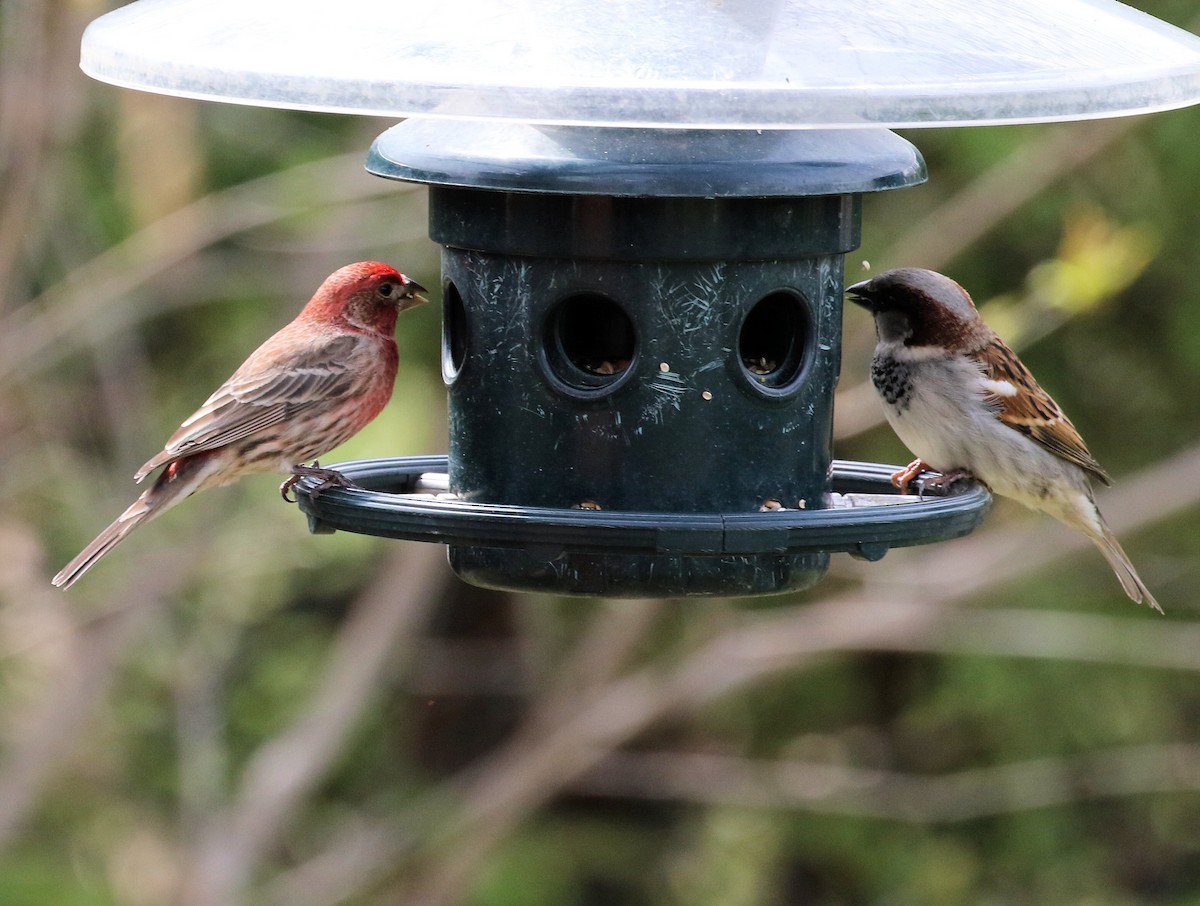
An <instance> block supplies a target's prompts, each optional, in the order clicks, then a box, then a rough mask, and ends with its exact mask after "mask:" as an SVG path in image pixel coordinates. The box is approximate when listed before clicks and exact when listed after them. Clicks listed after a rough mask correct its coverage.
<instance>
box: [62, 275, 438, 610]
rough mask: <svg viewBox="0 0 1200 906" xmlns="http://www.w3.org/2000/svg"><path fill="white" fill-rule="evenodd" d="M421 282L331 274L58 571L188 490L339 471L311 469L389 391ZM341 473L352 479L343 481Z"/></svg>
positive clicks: (331, 475) (92, 556) (80, 564)
mask: <svg viewBox="0 0 1200 906" xmlns="http://www.w3.org/2000/svg"><path fill="white" fill-rule="evenodd" d="M424 291H425V288H424V287H423V286H421V285H419V284H417V283H414V282H413V281H412V280H410V279H408V277H406V276H404V275H403V274H401V273H399V272H398V271H397V270H395V268H392V267H389V266H388V265H386V264H380V263H379V262H377V261H363V262H360V263H358V264H350V265H347V266H346V267H343V268H342V269H341V270H337V271H334V272H333V273H332V274H330V275H329V277H327V278H326V280H325V282H324V283H322V284H321V287H320V289H318V290H317V292H316V294H315V295H314V296H313V297H312V299H311V300H309V303H308V304H307V305H306V306H304V310H303V311H301V312H300V314H299V315H298V316H297V317H296V320H294V321H292V323H291V324H289V325H287V326H286V327H284V328H283V329H282V330H280V331H279V332H278V333H277V334H275V335H274V336H273V337H271V338H270V339H269V340H267V342H265V343H263V344H262V346H260V347H258V349H256V350H255V351H254V352H253V354H251V356H250V358H248V359H246V361H245V362H244V363H243V364H242V366H241V367H240V368H239V369H238V370H237V371H235V372H234V373H233V376H232V377H231V378H230V379H229V380H227V381H226V382H225V383H224V384H222V385H221V387H220V388H219V389H218V390H217V392H216V393H214V394H213V395H212V396H210V397H209V398H208V400H207V401H206V402H205V403H204V405H203V406H201V407H200V408H199V409H197V410H196V411H195V412H194V413H193V414H192V415H191V416H190V417H189V418H188V419H186V420H185V421H184V423H183V424H182V425H181V426H180V427H179V430H178V431H176V432H175V434H174V435H172V437H171V439H170V440H168V441H167V445H166V447H164V448H163V451H162V452H161V453H159V454H158V455H157V456H155V457H153V458H152V459H150V460H149V461H148V462H147V463H146V464H145V465H144V466H142V467H141V468H140V469H138V471H137V474H136V475H135V476H134V478H135V479H136V480H137V481H141V480H142V479H143V478H145V477H146V476H147V475H149V474H150V473H151V472H153V471H154V470H155V469H157V468H159V467H160V466H166V468H165V469H163V471H162V472H161V473H160V474H159V476H158V478H157V479H156V480H155V482H154V484H153V485H152V486H151V487H150V488H149V489H148V490H147V491H145V492H144V493H143V494H142V496H141V497H139V498H138V499H137V500H135V501H134V502H133V503H132V504H131V505H130V506H129V508H128V509H127V510H125V512H124V513H122V514H121V515H120V516H118V517H117V520H116V522H114V523H113V524H112V525H110V526H109V527H108V528H106V529H105V530H104V531H102V532H101V533H100V534H99V535H98V536H97V537H96V540H94V541H93V542H92V543H91V544H89V545H88V546H87V547H85V548H84V549H83V551H82V552H80V554H79V555H78V556H77V557H75V559H74V560H72V561H71V562H70V563H68V564H67V565H66V566H65V567H63V569H62V571H61V572H59V574H58V575H57V576H55V577H54V579H53V580H52V581H53V583H54V584H55V585H57V586H58V587H60V588H69V587H70V586H71V585H72V584H73V583H74V582H75V581H76V580H77V579H78V578H79V577H80V576H82V575H83V574H84V573H85V572H87V571H88V570H89V569H90V568H91V567H92V565H93V564H95V562H96V561H97V560H99V559H100V558H101V557H103V556H104V555H105V554H107V553H108V552H109V551H110V550H112V549H113V548H114V547H115V546H116V545H117V544H119V543H120V542H121V541H122V540H124V538H125V536H126V535H128V534H129V533H130V532H132V531H133V530H134V529H135V528H137V527H138V526H139V525H141V524H143V523H145V522H149V521H150V520H151V519H153V518H154V517H156V516H158V515H160V514H162V513H165V512H166V511H167V510H169V509H170V508H171V507H173V506H174V505H175V504H177V503H179V502H180V501H181V500H183V499H184V498H185V497H187V496H189V495H190V494H194V493H195V492H196V491H200V490H203V489H204V488H211V487H217V486H218V485H223V484H229V483H231V482H233V481H235V480H237V479H238V478H240V477H241V476H242V475H245V474H247V473H250V472H285V473H286V472H290V473H292V476H293V477H292V478H291V479H289V481H287V482H284V487H283V488H282V489H281V490H283V492H284V495H285V497H286V493H287V490H286V489H287V488H288V487H290V485H291V484H292V483H294V481H295V479H296V478H297V477H299V476H301V475H308V474H313V475H317V476H318V477H321V478H324V479H325V480H326V481H328V482H330V483H336V482H337V481H339V479H341V476H339V475H338V474H337V473H336V472H331V471H330V470H324V469H317V468H315V465H316V464H315V462H314V464H313V467H307V466H304V465H303V463H305V462H307V461H308V460H312V459H314V458H315V457H317V456H320V455H321V454H323V453H326V452H328V451H329V450H332V449H333V448H334V447H336V446H338V445H339V444H341V443H343V442H345V441H347V440H349V439H350V438H351V437H353V436H354V435H355V434H357V433H358V431H359V430H361V429H362V428H363V427H364V426H365V425H366V424H367V423H368V422H370V421H371V419H373V418H375V416H376V415H378V414H379V412H380V410H382V409H383V407H384V406H385V405H387V401H388V400H389V399H390V398H391V396H392V386H393V384H394V383H395V381H396V366H397V364H398V360H399V354H398V352H397V349H396V339H395V336H394V334H395V331H396V316H397V314H398V313H399V312H401V311H403V310H404V309H406V308H412V307H413V306H414V305H419V304H420V303H422V302H425V301H426V299H425V297H424V296H422V295H421V293H422V292H424ZM343 481H344V480H343Z"/></svg>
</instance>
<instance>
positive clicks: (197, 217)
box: [0, 152, 423, 379]
mask: <svg viewBox="0 0 1200 906" xmlns="http://www.w3.org/2000/svg"><path fill="white" fill-rule="evenodd" d="M313 185H319V186H321V187H322V199H323V201H324V202H325V203H327V204H335V203H339V202H341V203H344V202H349V201H356V200H361V199H367V198H373V197H376V196H380V195H385V194H388V195H400V194H405V193H408V192H413V191H416V190H417V188H418V187H416V186H413V185H409V184H397V183H395V182H394V181H390V180H382V179H378V178H373V177H368V176H366V175H365V174H364V173H363V172H362V155H361V153H358V152H355V153H352V154H344V155H338V156H336V157H330V158H325V159H323V160H319V161H313V162H309V163H304V164H300V165H298V166H295V167H291V168H290V169H287V170H281V171H279V172H276V173H272V174H270V175H268V176H263V177H259V178H258V179H253V180H250V181H248V182H244V183H241V184H239V185H236V186H233V187H232V188H229V189H225V190H223V191H221V192H213V193H210V194H208V195H205V196H204V197H202V198H199V199H197V200H196V201H194V202H192V203H191V204H189V205H187V206H185V207H183V208H180V209H179V210H177V211H174V212H172V213H171V214H168V215H166V216H165V217H162V218H161V219H159V220H157V221H155V222H154V223H153V224H151V225H150V226H148V227H146V228H145V229H142V230H139V231H138V232H136V233H134V234H133V235H132V236H130V237H129V238H128V239H126V240H124V241H123V242H121V243H118V244H117V245H115V246H113V247H112V248H110V249H107V250H105V251H104V252H102V253H101V254H99V255H97V256H96V257H95V258H93V259H92V260H91V261H88V262H87V263H85V264H81V265H79V266H78V267H75V268H73V269H72V270H71V272H70V273H69V274H68V275H67V276H66V277H64V278H63V279H62V280H61V281H60V282H59V283H57V284H55V285H54V286H52V287H50V289H48V290H46V291H45V292H44V293H42V294H41V295H40V296H38V297H37V298H36V299H34V300H32V301H31V302H30V303H29V304H27V305H24V306H22V307H21V308H20V309H18V310H16V311H15V312H13V313H12V314H10V315H8V316H7V317H6V318H4V319H3V321H0V379H6V378H12V377H15V376H17V375H20V376H22V377H28V376H29V375H31V374H35V373H37V372H38V371H41V370H44V369H46V368H49V367H52V366H53V365H55V364H57V363H58V362H59V361H61V360H62V359H63V358H64V357H65V356H66V355H68V354H69V353H70V351H71V350H72V348H74V347H75V346H77V345H79V344H80V343H81V342H95V341H96V339H97V338H100V337H103V336H104V335H105V334H106V333H112V332H114V331H117V330H120V329H121V328H123V327H125V326H127V325H128V324H129V323H130V322H131V321H132V320H135V319H136V316H137V306H136V304H135V302H134V300H132V299H130V298H129V295H130V293H131V292H132V291H133V290H135V289H136V288H137V287H138V286H140V285H141V284H143V283H146V282H147V281H149V280H151V279H152V278H154V277H156V276H159V275H161V274H163V273H165V272H167V271H169V270H170V269H171V268H173V267H176V266H177V265H178V264H179V263H180V262H181V261H183V260H185V259H186V258H188V257H189V256H191V255H194V254H196V253H197V252H198V251H200V250H201V249H204V248H206V247H208V246H210V245H213V244H214V243H216V242H219V241H221V240H223V239H227V238H229V237H230V236H233V235H236V234H238V233H241V232H245V231H246V230H250V229H253V228H255V227H261V226H264V225H265V224H269V223H272V222H276V221H279V220H282V219H284V218H286V217H289V216H292V215H293V214H295V213H296V212H297V211H298V210H302V209H303V204H301V203H297V202H296V201H295V200H294V199H296V198H301V199H303V198H306V197H307V192H306V190H307V189H308V188H309V187H311V186H313ZM421 226H422V227H423V224H422V225H421ZM84 320H88V321H91V322H93V323H95V325H96V330H95V332H94V333H91V334H88V335H86V336H84V335H81V334H80V332H79V330H78V324H79V323H80V322H81V321H84Z"/></svg>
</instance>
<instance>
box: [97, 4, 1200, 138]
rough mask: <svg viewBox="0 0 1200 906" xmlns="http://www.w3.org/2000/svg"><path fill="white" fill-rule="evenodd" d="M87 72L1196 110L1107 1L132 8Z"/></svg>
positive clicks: (1154, 40) (1121, 11)
mask: <svg viewBox="0 0 1200 906" xmlns="http://www.w3.org/2000/svg"><path fill="white" fill-rule="evenodd" d="M82 66H83V68H84V70H85V71H86V72H87V73H89V74H90V75H92V76H94V77H96V78H98V79H102V80H105V81H109V82H113V83H115V84H118V85H124V86H129V87H136V88H143V89H146V90H150V91H158V92H163V93H167V94H178V95H185V96H192V97H200V98H207V99H213V100H224V101H231V102H237V103H245V104H259V105H265V106H272V107H294V108H302V109H308V110H325V111H339V112H350V113H362V114H375V115H390V116H418V115H419V116H438V117H460V118H461V117H468V118H485V119H507V120H518V121H523V122H532V123H543V124H577V125H594V126H599V125H610V126H611V125H624V126H647V125H649V126H676V127H690V128H764V129H770V128H803V127H814V126H815V127H823V128H828V127H855V126H876V127H878V126H887V127H905V126H935V125H975V124H986V123H1004V122H1033V121H1048V120H1062V119H1081V118H1090V117H1101V116H1113V115H1120V114H1126V113H1140V112H1149V111H1154V110H1164V109H1170V108H1174V107H1181V106H1185V105H1188V104H1192V103H1195V102H1196V101H1197V100H1200V39H1197V38H1196V37H1195V36H1193V35H1191V34H1188V33H1187V32H1184V31H1181V30H1179V29H1176V28H1173V27H1172V26H1169V25H1167V24H1165V23H1163V22H1161V21H1159V20H1157V19H1154V18H1152V17H1150V16H1147V15H1145V14H1143V13H1140V12H1138V11H1136V10H1133V9H1130V8H1129V7H1126V6H1123V5H1121V4H1119V3H1114V2H1108V0H1056V2H1053V3H1046V2H1045V0H971V2H969V3H967V2H953V3H948V2H946V0H887V2H873V3H846V2H845V0H623V2H616V0H607V2H601V0H556V2H553V3H548V2H544V0H543V2H539V0H439V2H437V3H430V2H428V0H339V2H337V3H329V2H328V0H140V2H138V3H135V4H132V5H130V6H127V7H124V8H121V9H118V10H116V11H114V12H112V13H109V14H107V15H105V16H102V17H101V18H100V19H98V20H96V21H95V22H93V23H92V25H91V26H90V27H89V28H88V30H87V32H86V34H85V35H84V39H83V47H82Z"/></svg>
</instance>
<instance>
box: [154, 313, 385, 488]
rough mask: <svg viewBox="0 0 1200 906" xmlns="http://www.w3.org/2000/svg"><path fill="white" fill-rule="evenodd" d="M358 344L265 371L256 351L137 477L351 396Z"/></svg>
mask: <svg viewBox="0 0 1200 906" xmlns="http://www.w3.org/2000/svg"><path fill="white" fill-rule="evenodd" d="M361 342H362V340H361V338H359V337H357V336H346V335H342V336H338V337H333V338H331V339H329V340H327V341H325V342H322V343H319V344H317V345H315V346H312V347H310V348H308V349H306V350H305V351H304V352H303V353H301V354H299V355H295V354H293V355H289V356H287V357H285V358H283V359H282V360H280V361H278V362H274V363H271V364H270V365H267V366H265V367H262V366H258V365H257V361H256V360H258V359H260V358H266V356H265V355H262V353H263V352H265V349H260V350H259V352H257V353H255V355H253V356H251V357H250V359H248V360H247V361H246V364H244V365H243V366H242V367H241V368H239V369H238V370H237V371H236V372H234V374H233V376H232V377H231V378H230V379H229V380H227V381H226V382H225V383H224V384H222V385H221V387H220V388H218V390H217V391H216V393H214V394H213V395H212V396H210V397H209V398H208V399H207V400H206V401H205V403H204V405H203V406H201V407H200V408H199V409H197V410H196V411H195V412H193V413H192V414H191V415H190V416H189V417H188V418H187V420H186V421H184V423H183V424H182V425H180V426H179V430H178V431H176V432H175V433H174V434H173V435H171V439H170V440H168V441H167V445H166V447H164V448H163V451H162V452H161V453H159V454H158V455H157V456H155V457H153V458H152V459H150V460H149V461H147V462H146V464H145V465H143V466H142V467H141V468H140V469H139V470H138V472H137V474H136V475H135V476H134V477H135V479H136V480H138V481H141V480H142V479H143V478H144V477H146V476H147V475H149V474H150V473H151V472H153V471H154V470H155V469H157V468H158V467H159V466H162V465H165V464H166V463H169V462H171V461H172V460H174V459H178V458H179V457H180V456H190V455H192V454H195V453H201V452H204V451H205V450H213V449H216V448H217V447H223V446H225V445H226V444H229V443H232V442H233V441H237V440H241V439H242V438H244V437H248V436H249V435H251V434H256V433H258V432H259V431H262V430H263V429H265V428H269V427H271V426H272V425H275V424H278V423H279V422H282V421H287V420H290V419H293V418H295V417H296V416H297V415H299V414H300V413H302V412H305V411H307V410H310V409H313V408H315V407H321V406H325V405H328V404H329V403H331V402H334V401H337V400H340V399H343V398H345V397H346V396H348V395H350V394H351V393H352V392H353V391H354V388H355V386H356V380H355V373H354V369H353V360H354V358H355V356H354V353H355V347H357V346H358V344H359V343H361Z"/></svg>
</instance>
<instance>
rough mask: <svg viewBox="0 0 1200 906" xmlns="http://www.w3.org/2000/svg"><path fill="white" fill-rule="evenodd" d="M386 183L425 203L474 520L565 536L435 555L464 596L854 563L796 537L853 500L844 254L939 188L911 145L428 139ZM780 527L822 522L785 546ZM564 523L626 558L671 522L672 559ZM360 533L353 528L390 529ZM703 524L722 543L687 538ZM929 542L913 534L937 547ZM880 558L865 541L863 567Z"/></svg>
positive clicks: (494, 126)
mask: <svg viewBox="0 0 1200 906" xmlns="http://www.w3.org/2000/svg"><path fill="white" fill-rule="evenodd" d="M368 169H369V170H370V171H372V172H373V173H376V174H378V175H381V176H385V177H388V178H394V179H404V180H410V181H416V182H423V183H428V184H429V185H430V190H429V201H430V235H431V237H432V238H433V239H434V240H435V241H437V242H438V243H440V244H441V245H442V246H443V249H444V250H443V255H442V277H443V296H444V299H445V303H444V304H445V310H444V317H443V355H442V360H443V376H444V378H445V382H446V386H447V391H448V395H449V417H450V432H449V433H450V438H449V441H450V443H449V457H448V465H447V468H448V474H449V490H450V491H452V492H453V493H454V494H455V495H456V498H457V501H458V502H457V504H456V506H458V507H459V508H460V510H457V511H456V512H458V513H459V515H465V513H466V512H468V511H462V510H461V507H484V508H493V509H494V510H495V511H496V512H505V513H508V512H511V511H514V510H515V511H520V512H521V513H523V514H524V515H523V516H522V518H523V519H525V520H528V521H530V522H531V524H533V525H540V529H545V531H541V530H540V529H539V532H538V533H536V534H535V536H534V537H531V538H529V539H526V541H525V542H523V543H519V544H518V543H512V542H511V539H507V540H506V541H505V543H503V544H490V543H486V541H485V540H478V539H476V540H467V539H468V538H469V534H468V535H466V536H464V535H462V534H461V533H460V534H459V535H458V536H457V537H454V538H449V539H447V538H440V537H436V536H434V537H430V538H429V539H427V540H447V541H448V543H450V545H451V549H450V561H451V563H452V564H453V566H454V569H455V570H456V571H457V572H458V573H459V575H461V576H462V577H463V578H465V579H467V580H468V581H471V582H475V583H477V584H482V585H487V586H491V587H499V588H514V589H527V590H534V591H546V592H562V593H577V594H596V595H616V596H635V595H702V594H711V595H738V594H741V595H757V594H770V593H776V592H782V591H788V590H792V589H798V588H804V587H807V586H810V585H812V584H813V583H815V582H816V581H818V580H819V579H820V578H821V577H822V576H823V575H824V574H825V571H826V569H827V568H828V561H829V553H830V552H831V551H832V550H838V549H847V548H845V547H838V546H836V545H835V546H833V547H830V546H827V545H824V544H823V543H822V544H811V543H809V542H807V541H797V540H796V538H795V537H794V536H795V535H796V534H797V533H800V534H803V532H804V531H805V526H806V525H810V523H811V518H810V517H812V516H815V515H817V514H818V513H821V512H822V511H823V509H824V508H825V507H826V506H828V505H829V503H830V500H831V498H830V495H831V493H832V491H833V490H834V488H833V485H832V483H831V474H832V473H831V460H832V451H831V433H832V423H833V396H834V388H835V386H836V384H837V376H838V369H839V356H840V347H841V315H842V305H843V300H842V279H843V277H842V274H843V256H844V255H845V253H846V252H848V251H850V250H852V249H854V248H856V247H857V246H858V243H859V238H860V215H861V197H862V196H861V193H862V192H871V191H880V190H884V189H889V188H894V187H898V186H904V185H911V184H913V183H916V182H920V181H922V180H923V179H924V166H923V163H922V161H921V159H920V156H919V155H918V154H917V152H916V150H915V149H914V148H913V147H912V146H911V145H910V144H909V143H908V142H906V141H904V140H903V139H901V138H899V137H898V136H896V135H894V134H892V133H890V132H886V131H883V130H865V131H851V132H842V133H829V132H766V133H755V132H706V131H687V132H679V131H671V130H630V129H577V128H567V127H545V128H539V127H533V126H526V125H513V124H504V123H448V122H439V121H420V120H409V121H408V122H405V123H403V124H401V125H400V126H397V127H395V128H394V129H392V130H389V131H388V132H387V133H385V134H384V135H383V136H381V137H380V138H379V140H378V141H377V142H376V143H375V146H374V147H373V148H372V151H371V157H370V159H369V161H368ZM323 499H324V497H323V498H322V500H323ZM335 499H340V498H335ZM348 499H349V500H350V501H354V500H356V499H358V498H354V497H350V498H348ZM764 505H766V506H770V507H776V506H782V507H783V508H785V510H786V511H787V512H796V513H800V514H802V515H803V516H804V517H805V518H802V519H800V520H799V521H798V522H797V523H796V526H795V528H794V529H793V528H789V529H787V530H786V531H784V529H783V526H784V525H785V524H786V523H785V522H781V520H780V518H779V517H780V516H781V513H780V512H778V511H776V512H767V513H760V512H759V510H760V508H761V507H763V506H764ZM888 509H895V508H894V507H889V508H888ZM904 509H905V510H906V511H907V510H909V508H908V507H905V508H904ZM976 509H978V507H976ZM920 511H922V512H924V508H920ZM469 512H472V513H474V512H476V511H474V510H471V511H469ZM562 512H574V513H577V514H580V517H581V518H582V519H583V520H584V524H585V525H586V526H590V527H591V528H596V527H597V526H600V525H605V526H606V528H605V529H604V531H605V532H606V533H610V532H616V533H617V535H618V537H619V536H620V533H621V532H626V531H633V528H634V526H635V525H638V526H643V527H645V526H646V525H650V526H652V527H653V529H654V532H655V534H656V537H661V538H663V539H666V540H665V542H664V545H665V546H658V545H657V544H656V545H655V546H650V547H646V546H644V545H631V544H628V543H625V544H624V546H622V544H616V545H615V547H614V546H613V545H611V544H606V545H600V546H595V545H594V544H593V543H592V541H591V540H587V541H586V542H584V543H581V544H579V545H572V544H571V543H566V542H564V541H563V540H562V539H560V538H558V537H557V535H556V534H555V532H557V531H559V530H562V529H563V526H564V524H563V521H562V519H561V518H558V517H556V516H554V514H555V513H562ZM317 515H318V516H319V518H320V519H322V520H323V521H325V522H327V523H328V522H329V521H330V520H328V519H327V518H326V517H325V516H323V515H321V514H319V513H318V514H317ZM635 517H636V518H635ZM361 518H362V522H363V525H362V526H360V527H358V528H355V525H354V523H355V519H354V517H353V516H351V517H350V518H349V519H348V520H347V521H344V522H343V523H342V524H339V526H338V527H344V528H350V529H351V530H358V531H370V529H369V528H367V527H366V523H367V522H368V517H367V514H366V513H365V512H364V513H363V514H361ZM930 518H932V514H930ZM630 520H632V522H631V521H630ZM647 520H650V522H649V523H647ZM680 520H682V522H680ZM697 520H699V523H700V525H701V526H702V527H703V530H702V531H698V532H697V531H693V529H692V528H691V527H689V528H687V529H686V530H683V529H681V528H680V526H681V525H686V526H694V524H695V523H696V522H697ZM919 523H920V520H919V519H909V520H908V521H907V522H906V523H905V524H906V525H907V526H908V530H909V531H911V532H912V535H913V537H924V538H926V539H928V538H929V537H930V534H929V532H927V531H925V530H924V529H922V528H921V527H920V525H919ZM863 524H864V526H870V525H871V524H872V520H871V519H869V518H863ZM556 526H557V528H556ZM956 531H958V529H956ZM784 535H787V538H786V539H784ZM934 535H936V536H938V537H945V535H944V534H942V535H937V533H934ZM405 537H409V536H408V535H405ZM818 537H819V533H818V535H817V536H814V538H818ZM879 543H882V542H879ZM879 543H877V542H876V541H873V540H872V537H871V534H870V531H865V532H863V533H860V534H859V536H858V537H856V538H855V539H854V542H853V545H851V547H850V548H849V549H852V550H859V551H864V550H867V549H874V548H872V547H871V545H875V547H878V546H879ZM888 543H889V544H890V543H913V542H906V541H903V540H902V539H901V540H899V541H895V540H893V541H891V542H888ZM864 545H865V546H864ZM883 549H886V545H885V546H884V548H883Z"/></svg>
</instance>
